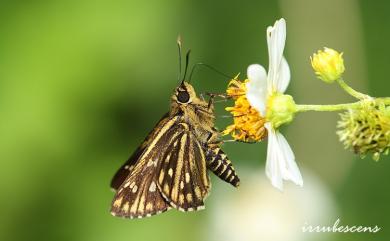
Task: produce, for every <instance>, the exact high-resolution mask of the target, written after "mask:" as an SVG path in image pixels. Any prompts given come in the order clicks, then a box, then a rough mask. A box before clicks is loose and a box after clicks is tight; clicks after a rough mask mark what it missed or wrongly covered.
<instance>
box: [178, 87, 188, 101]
mask: <svg viewBox="0 0 390 241" xmlns="http://www.w3.org/2000/svg"><path fill="white" fill-rule="evenodd" d="M177 100H178V101H179V102H180V103H188V101H189V100H190V95H189V94H188V92H187V91H180V90H179V91H178V93H177Z"/></svg>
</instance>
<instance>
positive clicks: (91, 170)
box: [0, 0, 390, 241]
mask: <svg viewBox="0 0 390 241" xmlns="http://www.w3.org/2000/svg"><path fill="white" fill-rule="evenodd" d="M0 4H1V5H0V113H1V117H0V153H1V160H0V163H1V166H0V187H1V189H0V190H1V198H0V208H1V214H0V240H4V241H8V240H10V241H11V240H42V241H43V240H50V241H52V240H56V241H62V240H74V241H78V240H83V241H88V240H91V241H92V240H93V241H98V240H159V241H164V240H169V241H175V240H178V241H179V240H187V241H192V240H212V241H222V239H221V238H219V237H220V236H221V232H225V234H226V235H227V236H229V237H231V238H230V240H260V238H261V240H354V241H359V240H389V238H390V231H389V230H388V227H389V226H390V217H389V214H390V206H389V204H390V192H389V188H390V175H389V174H388V170H390V162H389V157H384V158H382V159H381V160H380V161H379V162H374V161H373V160H371V159H370V158H366V159H363V160H360V159H359V158H357V157H355V156H354V155H353V153H351V152H349V151H346V150H344V149H343V147H342V145H341V144H340V143H339V142H338V140H337V136H336V134H335V128H336V127H335V126H336V121H337V118H338V117H337V114H335V113H325V114H323V113H313V114H312V113H307V114H302V115H299V116H297V118H296V120H295V121H294V122H293V123H292V124H291V125H289V126H288V127H286V128H285V129H284V131H285V132H284V133H285V135H286V138H287V139H288V140H289V142H290V144H291V146H292V147H293V149H294V151H295V155H296V157H297V162H298V165H299V166H300V167H301V170H302V174H303V178H304V181H305V186H304V188H303V190H297V188H296V187H294V186H293V185H290V184H287V185H286V191H285V192H284V193H282V194H281V193H278V192H277V191H274V190H273V189H272V188H271V187H270V186H271V185H270V183H269V182H268V180H267V179H265V178H264V177H261V178H260V176H261V175H262V173H264V170H263V168H264V164H265V150H266V143H265V142H264V143H258V144H253V145H246V144H242V143H227V144H225V145H224V150H225V151H226V152H227V153H228V154H229V156H230V158H231V159H232V161H233V162H234V164H235V166H236V169H237V172H238V174H239V175H240V176H241V179H242V183H241V187H242V188H241V189H240V191H236V190H233V188H231V187H230V186H228V185H227V184H224V183H222V182H220V181H219V180H218V179H216V178H213V179H212V181H213V191H212V193H211V195H210V198H209V199H208V200H207V201H206V210H205V211H202V212H198V213H189V214H183V213H179V212H176V211H170V212H167V213H165V214H163V215H159V216H155V217H153V218H149V219H142V220H123V219H119V218H115V217H112V216H111V215H110V214H109V212H108V210H109V206H110V202H111V199H112V198H113V195H114V194H113V193H112V192H111V191H110V189H109V182H110V180H111V177H112V175H113V174H114V173H115V171H116V170H117V168H118V167H119V166H120V165H121V164H122V163H123V162H124V161H125V160H126V159H127V158H128V156H129V155H130V154H131V153H132V151H133V150H134V149H135V148H136V147H137V145H138V144H139V143H140V141H141V140H142V139H143V138H144V137H145V135H146V134H147V133H148V131H149V130H150V129H151V128H152V127H153V125H154V124H155V122H156V121H157V120H158V119H159V118H160V117H161V116H162V115H163V114H164V113H165V112H166V111H167V110H168V108H169V97H170V95H171V93H172V90H173V88H174V87H175V86H176V85H177V72H178V58H177V48H176V43H175V41H176V37H177V35H178V34H179V33H180V34H181V35H182V37H183V42H184V47H185V48H191V49H192V52H193V53H192V59H191V61H192V63H196V62H199V61H202V62H206V63H208V64H210V65H212V66H214V67H216V68H218V69H220V70H222V71H223V72H225V73H227V74H229V75H235V74H236V73H239V72H241V73H243V74H245V72H246V67H247V66H248V65H249V64H252V63H261V64H263V65H265V66H267V65H268V61H267V59H268V56H267V46H266V40H265V30H266V27H267V26H269V25H272V24H273V23H274V21H275V20H276V19H278V18H280V17H284V18H286V21H287V45H286V50H285V55H286V57H287V59H288V61H289V64H290V68H291V71H292V81H291V85H290V87H289V89H288V93H289V94H292V95H293V96H294V98H295V100H296V101H297V102H298V103H305V104H318V103H341V102H346V101H351V100H352V99H350V98H349V97H348V96H346V95H345V94H344V93H343V92H342V91H341V90H339V88H337V86H331V85H325V84H323V83H321V82H320V81H318V80H316V79H315V77H314V75H313V73H312V71H311V69H310V64H309V56H310V55H311V54H312V53H313V52H314V51H316V50H317V49H319V48H322V47H323V46H327V47H332V48H335V49H338V50H340V51H343V52H344V56H345V63H346V66H347V67H346V68H347V70H346V79H347V81H348V82H349V83H350V84H351V85H352V86H354V87H356V88H357V89H359V90H361V91H363V92H367V93H369V94H371V95H374V96H389V95H390V92H389V88H390V82H389V79H388V68H389V67H388V66H389V64H390V61H389V56H390V46H389V45H388V43H389V39H390V28H389V14H388V13H389V12H390V3H389V2H388V1H384V0H383V1H375V2H374V1H363V0H360V1H354V0H345V1H337V0H330V1H320V0H315V1H312V0H306V1H304V0H295V1H288V0H282V1H259V0H258V1H204V0H197V1H178V0H176V1H135V0H129V1H124V0H110V1H108V0H97V1H92V0H77V1H72V0H70V1H56V0H51V1H48V0H40V1H6V0H3V1H1V3H0ZM227 82H228V80H227V79H225V78H223V77H221V76H220V75H218V74H216V73H214V72H211V71H209V70H207V69H199V70H198V71H197V72H196V73H195V76H194V77H193V84H194V87H195V88H196V90H197V91H198V93H201V92H205V91H210V92H222V91H223V90H224V89H225V87H226V84H227ZM227 104H230V103H227ZM225 105H226V104H225V103H222V104H218V108H217V115H219V116H220V115H224V114H225V113H224V111H223V107H224V106H225ZM230 121H231V120H230V119H221V118H220V119H219V120H218V123H217V125H218V127H219V128H220V129H222V128H223V127H224V126H225V125H226V124H228V123H229V122H230ZM257 174H258V175H257ZM250 176H259V178H260V179H259V181H258V182H257V181H256V180H257V179H256V178H254V179H256V180H255V181H251V180H252V179H253V178H252V179H251V178H249V177H250ZM254 179H253V180H254ZM246 180H247V181H246ZM311 180H312V181H311ZM268 189H270V190H269V191H267V192H264V190H268ZM213 194H214V195H213ZM301 194H302V195H301ZM252 196H253V197H255V198H252ZM271 197H275V198H271ZM236 198H241V199H242V200H241V201H240V202H235V201H234V200H235V199H236ZM274 200H278V202H276V201H274ZM289 200H294V203H296V204H297V205H298V204H305V205H303V206H300V208H296V206H294V205H289V202H290V201H289ZM279 202H280V203H281V204H280V206H279ZM261 205H262V207H263V209H262V210H263V211H261V210H257V207H259V206H261ZM281 206H283V207H284V209H283V210H287V211H286V212H277V211H278V210H282V208H281ZM221 207H223V209H221ZM252 209H253V211H251V210H252ZM290 209H294V212H295V214H294V213H291V212H290V211H291V210H290ZM216 210H219V211H216ZM248 210H249V211H248ZM269 210H276V211H272V212H270V211H269ZM289 210H290V211H289ZM329 210H333V211H332V212H330V211H329ZM267 211H269V214H268V216H266V217H270V218H275V217H276V216H277V217H278V218H280V220H284V222H283V225H282V224H280V223H279V222H275V225H276V226H274V227H277V228H274V229H267V230H266V231H264V233H267V235H266V236H264V235H265V234H264V233H260V234H253V235H252V234H249V233H248V230H247V229H245V228H247V227H248V226H247V225H246V223H245V221H248V222H249V221H251V224H254V225H255V228H254V229H256V225H257V224H258V225H259V227H260V228H261V226H262V224H263V223H268V222H269V218H265V216H262V215H263V214H264V213H265V212H267ZM328 211H329V212H328ZM242 213H246V214H245V215H249V216H251V217H250V219H249V218H247V216H245V215H244V216H242V217H241V216H240V215H241V214H242ZM297 213H298V214H299V215H300V216H299V219H298V218H297ZM225 214H226V215H230V214H234V215H236V214H237V215H238V216H240V217H241V218H242V220H241V219H240V220H238V219H237V220H235V219H234V218H231V219H228V220H226V218H224V216H223V215H225ZM312 216H313V218H312ZM257 218H258V220H257ZM321 218H322V219H321ZM337 218H340V219H341V222H342V224H343V225H364V226H375V225H378V226H380V227H382V230H381V231H380V232H379V233H376V234H369V233H360V234H357V233H347V234H321V233H320V234H306V233H302V231H301V230H300V228H299V227H301V226H302V225H304V223H305V222H307V223H309V224H312V225H330V226H332V225H333V223H334V221H335V220H336V219H337ZM276 220H278V219H276ZM318 220H321V221H319V222H317V221H318ZM222 221H224V222H227V221H229V222H228V223H227V224H226V225H225V224H224V225H225V226H224V225H222V227H221V225H220V224H221V223H222ZM291 225H293V226H294V225H296V226H297V227H298V228H294V229H288V227H292V226H291ZM280 234H283V235H285V236H283V237H281V236H280ZM256 235H258V236H256ZM235 237H238V238H235ZM240 237H241V238H240ZM225 240H228V239H224V240H223V241H225Z"/></svg>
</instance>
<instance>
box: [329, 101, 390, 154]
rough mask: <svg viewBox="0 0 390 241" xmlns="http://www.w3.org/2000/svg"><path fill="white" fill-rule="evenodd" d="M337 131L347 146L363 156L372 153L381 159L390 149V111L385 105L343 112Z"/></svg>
mask: <svg viewBox="0 0 390 241" xmlns="http://www.w3.org/2000/svg"><path fill="white" fill-rule="evenodd" d="M338 127H339V128H340V130H339V131H338V132H337V134H338V135H339V138H340V141H341V142H343V143H344V146H345V148H350V149H352V150H353V151H354V152H355V153H356V154H358V155H360V156H361V157H364V156H366V155H367V154H372V157H373V159H374V160H376V161H377V160H379V157H380V155H381V154H385V155H387V154H388V153H389V150H390V111H389V107H387V108H386V107H384V106H372V105H370V106H365V107H363V108H362V109H359V110H349V111H347V112H345V113H343V114H341V120H340V121H339V122H338Z"/></svg>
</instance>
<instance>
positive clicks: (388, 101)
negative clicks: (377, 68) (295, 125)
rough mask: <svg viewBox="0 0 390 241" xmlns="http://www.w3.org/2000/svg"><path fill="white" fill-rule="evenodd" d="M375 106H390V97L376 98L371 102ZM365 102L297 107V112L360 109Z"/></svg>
mask: <svg viewBox="0 0 390 241" xmlns="http://www.w3.org/2000/svg"><path fill="white" fill-rule="evenodd" d="M370 101H372V102H373V103H375V104H379V103H383V104H385V105H390V97H385V98H376V99H372V100H370ZM364 103H366V102H365V101H357V102H354V103H346V104H337V105H296V107H297V112H307V111H342V110H349V109H359V108H360V107H361V106H362V105H363V104H364Z"/></svg>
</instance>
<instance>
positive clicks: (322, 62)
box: [310, 48, 345, 83]
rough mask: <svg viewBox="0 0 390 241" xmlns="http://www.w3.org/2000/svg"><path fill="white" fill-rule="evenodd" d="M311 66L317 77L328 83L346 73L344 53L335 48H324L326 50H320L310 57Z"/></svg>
mask: <svg viewBox="0 0 390 241" xmlns="http://www.w3.org/2000/svg"><path fill="white" fill-rule="evenodd" d="M310 60H311V66H312V67H313V69H314V71H315V73H316V75H317V77H318V78H319V79H321V80H323V81H324V82H326V83H333V82H334V81H335V80H337V79H339V78H340V77H341V75H342V74H343V73H344V70H345V67H344V60H343V53H339V52H337V51H336V50H334V49H330V48H324V51H322V50H318V52H317V53H316V54H313V56H312V57H310Z"/></svg>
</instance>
